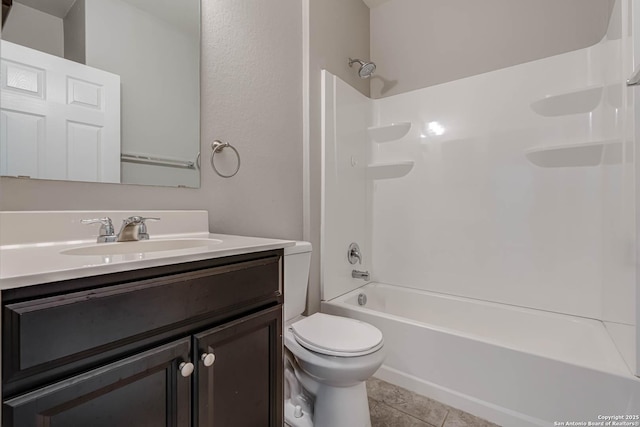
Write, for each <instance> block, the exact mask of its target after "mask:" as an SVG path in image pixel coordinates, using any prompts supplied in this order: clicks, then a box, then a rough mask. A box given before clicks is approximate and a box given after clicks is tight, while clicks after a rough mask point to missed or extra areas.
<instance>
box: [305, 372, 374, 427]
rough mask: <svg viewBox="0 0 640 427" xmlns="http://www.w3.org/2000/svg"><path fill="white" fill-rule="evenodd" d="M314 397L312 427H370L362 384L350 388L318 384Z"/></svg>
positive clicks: (365, 394)
mask: <svg viewBox="0 0 640 427" xmlns="http://www.w3.org/2000/svg"><path fill="white" fill-rule="evenodd" d="M315 397H316V400H315V406H314V417H313V425H314V427H371V417H370V415H369V402H368V401H367V387H366V385H365V383H364V382H362V383H359V384H356V385H354V386H351V387H331V386H327V385H324V384H320V387H319V389H318V394H317V395H316V396H315Z"/></svg>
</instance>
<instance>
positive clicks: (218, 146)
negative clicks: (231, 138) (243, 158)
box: [210, 139, 240, 178]
mask: <svg viewBox="0 0 640 427" xmlns="http://www.w3.org/2000/svg"><path fill="white" fill-rule="evenodd" d="M227 147H229V148H231V149H232V150H233V151H234V153H236V157H237V158H238V166H237V167H236V170H235V172H233V173H232V174H230V175H225V174H222V173H220V171H219V170H218V169H217V168H216V165H215V163H214V161H213V159H214V158H215V156H216V153H219V152H220V151H222V150H224V149H225V148H227ZM211 150H212V151H211V159H210V163H211V167H212V168H213V171H214V172H215V173H217V174H218V176H220V177H222V178H231V177H232V176H235V175H236V174H237V173H238V171H239V170H240V153H238V150H236V148H235V147H234V146H233V145H231V144H229V143H228V142H222V141H220V140H217V139H216V140H215V141H213V142H212V143H211Z"/></svg>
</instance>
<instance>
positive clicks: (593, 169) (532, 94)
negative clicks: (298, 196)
mask: <svg viewBox="0 0 640 427" xmlns="http://www.w3.org/2000/svg"><path fill="white" fill-rule="evenodd" d="M629 4H630V3H628V2H627V1H626V0H618V1H617V2H616V7H615V8H614V10H613V14H612V17H611V22H610V26H609V27H608V29H607V32H606V36H605V37H604V39H603V40H602V41H601V42H599V43H598V44H596V45H594V46H592V47H589V48H584V49H580V50H576V51H572V52H568V53H564V54H561V55H556V56H552V57H549V58H545V59H540V60H537V61H532V62H528V63H525V64H521V65H517V66H513V67H508V68H504V69H501V70H497V71H493V72H489V73H485V74H480V75H477V76H472V77H468V78H464V79H460V80H456V81H453V82H448V83H444V84H440V85H436V86H432V87H428V88H424V89H418V90H414V91H411V92H407V93H404V94H399V95H395V96H390V97H386V98H382V99H377V100H373V101H372V102H371V104H372V106H371V107H370V108H372V111H373V116H372V122H371V123H366V120H365V121H364V123H363V120H360V119H358V116H357V115H354V111H353V108H354V106H355V104H356V102H355V101H351V102H348V103H346V104H345V103H344V102H343V103H342V104H341V103H340V102H337V100H340V99H351V100H355V99H357V97H355V98H354V93H357V92H356V91H355V90H354V89H353V88H351V87H349V86H348V85H346V84H344V83H343V82H340V81H339V79H338V81H337V83H335V84H334V87H335V90H334V92H335V93H332V92H330V91H328V92H327V94H326V97H325V112H326V114H325V116H326V118H325V121H324V124H325V126H326V129H325V134H324V135H325V140H326V141H325V142H326V146H325V162H324V165H325V167H326V170H325V180H324V185H325V188H326V191H327V192H334V194H333V195H331V196H329V195H327V196H326V197H325V202H326V203H325V205H324V207H325V215H326V216H327V218H329V219H328V220H327V221H325V222H324V223H325V224H326V229H325V230H324V233H325V236H330V237H329V238H327V237H325V242H330V241H339V240H340V239H344V238H349V237H351V236H349V233H352V234H353V233H356V234H357V233H358V229H357V226H358V225H359V224H358V223H354V222H353V218H358V219H362V220H366V218H367V213H368V212H369V211H370V212H371V214H372V217H371V230H370V235H371V236H372V241H371V247H372V253H373V259H372V261H369V262H368V263H367V264H368V265H367V266H368V267H369V268H370V269H371V272H372V279H373V280H374V281H379V282H383V283H390V284H395V285H401V286H406V287H410V288H418V289H425V290H430V291H436V292H442V293H445V294H453V295H460V296H465V297H470V298H475V299H480V300H487V301H494V302H501V303H505V304H511V305H517V306H524V307H531V308H536V309H541V310H546V311H552V312H558V313H564V314H570V315H576V316H582V317H588V318H594V319H600V320H603V321H604V322H605V324H606V327H607V329H608V330H609V332H610V335H611V337H612V339H613V341H614V342H615V343H616V345H617V347H618V349H619V350H620V352H621V353H622V354H623V356H624V358H625V360H626V361H627V364H628V365H629V367H630V369H631V370H632V371H633V372H635V371H636V366H635V345H636V344H635V342H636V341H635V271H634V266H635V258H634V257H635V245H636V242H635V239H634V237H633V235H634V226H635V217H634V212H635V210H634V209H635V207H634V200H635V198H634V191H635V187H634V170H635V167H636V165H635V159H634V149H633V135H630V134H629V132H631V133H632V130H633V126H632V125H630V123H632V122H631V121H629V117H627V112H630V111H633V109H632V107H633V105H632V104H631V103H630V102H629V101H628V91H629V89H627V87H626V84H625V79H626V77H627V76H628V75H629V74H630V73H631V71H632V69H633V67H632V65H631V62H630V60H629V59H628V58H630V55H629V51H630V50H631V46H632V44H631V42H630V40H629V37H628V35H629V31H630V29H629V27H628V20H627V19H626V18H625V16H626V15H625V14H624V13H623V12H624V11H625V8H627V9H628V7H629ZM334 78H335V77H334ZM327 86H329V85H327ZM357 104H358V105H360V106H361V108H363V109H366V108H369V107H367V104H366V102H365V101H363V100H360V101H359V102H358V103H357ZM332 108H333V109H335V111H333V110H332ZM334 116H335V118H334ZM341 122H346V123H349V124H356V125H357V126H356V128H355V129H349V128H348V127H347V128H344V124H343V129H342V130H341V129H340V123H341ZM403 122H407V123H410V124H411V128H410V130H409V132H408V133H407V134H406V136H403V135H401V134H399V135H397V136H395V137H393V138H386V139H380V138H378V141H376V138H375V137H374V135H375V131H376V128H385V127H390V125H391V124H399V123H403ZM367 127H371V128H370V129H369V136H370V138H369V139H368V140H367V138H366V137H365V138H364V139H365V140H366V141H365V142H364V144H365V147H366V148H367V149H368V150H369V151H370V158H369V162H368V166H367V167H366V170H367V172H366V174H367V176H368V178H369V182H370V185H371V187H370V188H369V189H368V190H367V191H371V195H370V198H371V201H370V202H363V201H362V200H361V199H358V198H357V197H355V196H354V193H355V191H357V190H356V188H363V187H364V186H363V185H362V184H361V177H360V176H359V175H357V174H356V175H354V171H357V169H358V165H357V162H356V163H354V162H353V158H354V154H353V153H354V152H356V151H354V150H356V148H353V147H352V144H354V143H356V144H358V143H360V142H359V141H361V140H362V139H363V138H362V135H363V133H365V131H366V129H367ZM345 129H346V132H345ZM334 139H335V141H334ZM359 150H360V151H362V150H363V148H362V147H360V148H359ZM356 157H358V155H356ZM367 203H371V208H369V206H367ZM333 217H335V218H342V222H341V223H340V224H338V225H336V224H335V223H334V222H333V221H331V220H330V219H331V218H333ZM330 227H333V230H332V229H331V228H330ZM352 229H353V230H352ZM327 245H328V243H327ZM325 249H327V250H328V249H329V247H327V248H325ZM332 249H334V250H337V251H339V248H332ZM332 252H333V250H332ZM334 258H335V259H334ZM323 261H324V262H325V263H329V264H330V265H327V268H325V270H324V274H325V277H324V279H325V282H327V279H329V282H330V283H329V284H330V287H329V288H325V294H324V297H325V298H332V297H335V296H336V295H339V294H341V293H344V292H345V291H347V290H349V289H351V288H355V287H357V284H354V283H350V282H349V274H348V273H349V272H348V271H341V270H348V269H349V267H350V266H349V265H348V264H347V263H346V259H344V257H333V258H332V257H331V256H328V257H326V258H325V259H324V260H323ZM327 275H330V276H331V277H327ZM340 275H342V276H343V277H342V279H339V278H338V277H334V276H340ZM338 285H339V286H338ZM343 285H344V286H343ZM327 289H330V290H331V291H332V293H330V294H327V293H326V290H327ZM334 291H335V292H334Z"/></svg>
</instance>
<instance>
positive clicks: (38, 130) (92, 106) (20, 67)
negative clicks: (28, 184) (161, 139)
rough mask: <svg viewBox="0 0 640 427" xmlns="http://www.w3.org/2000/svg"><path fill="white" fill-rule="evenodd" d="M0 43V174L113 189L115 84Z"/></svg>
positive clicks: (116, 170) (80, 67) (103, 75)
mask: <svg viewBox="0 0 640 427" xmlns="http://www.w3.org/2000/svg"><path fill="white" fill-rule="evenodd" d="M1 44H2V73H1V74H2V85H1V86H2V91H1V96H2V98H1V99H0V104H1V105H2V108H1V115H2V125H3V129H4V130H3V131H2V132H1V133H0V156H2V157H1V158H0V174H1V175H12V176H17V175H22V176H30V177H31V178H47V179H65V180H75V181H78V180H81V181H98V182H120V77H119V76H117V75H115V74H112V73H108V72H105V71H102V70H98V69H95V68H92V67H88V66H86V65H84V64H79V63H76V62H73V61H69V60H66V59H63V58H58V57H57V56H53V55H49V54H46V53H42V52H39V51H37V50H34V49H29V48H27V47H24V46H19V45H16V44H13V43H10V42H7V41H4V40H3V41H1ZM26 117H31V118H39V119H40V120H35V119H31V120H26V119H25V118H26ZM79 129H80V130H84V131H83V132H78V130H79ZM25 136H26V137H27V141H28V142H29V144H27V145H24V144H23V141H24V140H25ZM91 168H93V170H92V171H91V172H89V170H90V169H91Z"/></svg>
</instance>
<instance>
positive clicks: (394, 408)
mask: <svg viewBox="0 0 640 427" xmlns="http://www.w3.org/2000/svg"><path fill="white" fill-rule="evenodd" d="M370 399H371V400H373V401H375V402H377V403H378V404H382V405H384V406H386V407H388V408H391V409H393V410H396V411H398V412H400V413H403V414H405V415H406V416H408V417H411V418H413V419H416V420H418V421H422V422H423V423H425V424H427V425H429V426H432V427H443V426H444V423H445V421H446V420H447V417H448V416H449V410H448V409H447V415H445V417H444V419H443V421H442V424H441V425H440V426H435V425H433V424H431V423H430V422H429V421H427V420H423V419H422V418H418V417H416V416H415V415H413V414H410V413H408V412H405V411H403V410H402V409H400V408H396V407H395V406H391V405H389V404H388V403H386V402H384V401H382V400H377V399H374V398H373V397H370Z"/></svg>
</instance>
